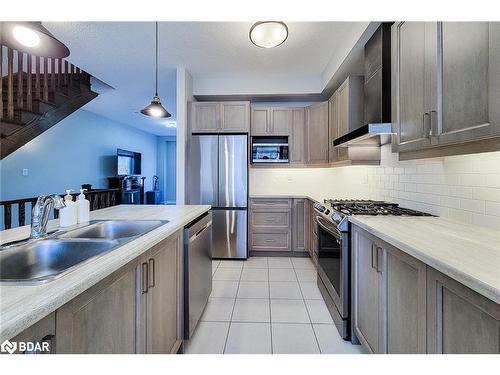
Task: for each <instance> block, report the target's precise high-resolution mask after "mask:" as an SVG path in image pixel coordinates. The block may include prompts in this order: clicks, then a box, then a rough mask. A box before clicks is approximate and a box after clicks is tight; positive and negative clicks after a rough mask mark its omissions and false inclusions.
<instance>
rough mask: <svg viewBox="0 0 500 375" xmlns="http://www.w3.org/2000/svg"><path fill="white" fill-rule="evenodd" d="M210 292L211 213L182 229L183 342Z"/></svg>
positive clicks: (198, 318)
mask: <svg viewBox="0 0 500 375" xmlns="http://www.w3.org/2000/svg"><path fill="white" fill-rule="evenodd" d="M211 292H212V214H211V213H208V214H206V215H205V216H203V217H201V218H199V219H197V220H196V221H193V222H191V223H189V224H188V225H187V226H186V227H185V228H184V339H185V340H189V338H190V337H191V336H192V334H193V332H194V330H195V329H196V325H197V324H198V321H199V320H200V317H201V314H203V311H204V310H205V306H206V305H207V302H208V297H209V296H210V293H211Z"/></svg>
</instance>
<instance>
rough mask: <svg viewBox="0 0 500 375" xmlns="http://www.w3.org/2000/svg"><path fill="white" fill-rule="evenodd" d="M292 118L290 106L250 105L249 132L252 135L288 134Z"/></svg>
mask: <svg viewBox="0 0 500 375" xmlns="http://www.w3.org/2000/svg"><path fill="white" fill-rule="evenodd" d="M292 118H293V109H292V108H278V107H276V108H269V107H252V116H251V133H252V135H253V136H255V135H256V136H265V135H277V136H280V135H281V136H288V135H289V134H290V128H291V126H292Z"/></svg>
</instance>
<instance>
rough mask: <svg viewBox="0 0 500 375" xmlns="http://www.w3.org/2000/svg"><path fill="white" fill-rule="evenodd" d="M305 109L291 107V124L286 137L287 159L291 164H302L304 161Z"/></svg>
mask: <svg viewBox="0 0 500 375" xmlns="http://www.w3.org/2000/svg"><path fill="white" fill-rule="evenodd" d="M304 117H305V111H304V108H293V109H292V125H291V127H290V136H289V137H288V146H289V160H290V163H291V164H303V163H304V161H305V152H304V151H305V150H304V149H305V145H304V135H305V134H304V133H305V118H304Z"/></svg>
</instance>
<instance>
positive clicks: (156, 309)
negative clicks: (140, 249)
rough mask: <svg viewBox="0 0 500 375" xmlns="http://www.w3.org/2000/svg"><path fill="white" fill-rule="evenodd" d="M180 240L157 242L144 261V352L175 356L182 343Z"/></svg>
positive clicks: (176, 237) (170, 239)
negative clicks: (146, 272) (145, 268)
mask: <svg viewBox="0 0 500 375" xmlns="http://www.w3.org/2000/svg"><path fill="white" fill-rule="evenodd" d="M181 238H182V236H181V235H180V234H178V235H177V236H175V237H173V238H169V239H168V240H165V241H162V242H160V243H159V244H158V245H156V246H155V247H154V248H153V249H152V250H151V255H150V257H149V258H148V259H147V263H148V279H149V280H148V292H147V323H146V326H147V349H146V350H147V353H151V354H169V353H172V354H174V353H176V352H177V350H178V349H179V347H180V344H181V342H182V341H181V340H182V336H181V335H182V331H181V326H180V322H181V311H182V310H180V309H179V307H180V298H181V296H180V290H181V275H180V270H181V269H182V263H181V259H182V256H181V245H182V244H181Z"/></svg>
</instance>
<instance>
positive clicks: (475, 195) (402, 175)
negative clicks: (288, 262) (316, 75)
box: [250, 145, 500, 230]
mask: <svg viewBox="0 0 500 375" xmlns="http://www.w3.org/2000/svg"><path fill="white" fill-rule="evenodd" d="M381 155H382V161H381V165H380V166H378V167H360V166H356V167H342V168H333V169H331V168H326V169H324V170H320V169H314V168H311V169H301V170H291V169H288V170H280V169H260V168H259V170H255V169H251V172H250V173H251V174H252V175H251V178H250V181H251V185H252V186H251V187H250V194H252V193H254V194H259V193H260V194H273V193H274V194H277V193H278V192H277V189H281V190H283V191H282V193H283V194H285V193H286V194H293V193H295V194H306V195H312V196H313V197H315V198H316V197H317V198H319V199H322V198H348V199H355V198H357V199H360V198H361V199H376V200H387V201H390V202H395V203H399V204H400V205H401V206H402V207H407V208H412V209H416V210H421V211H425V212H428V213H431V214H434V215H438V216H443V217H447V218H451V219H454V220H458V221H461V222H463V223H468V224H475V225H481V226H485V227H489V228H495V229H498V230H500V152H492V153H484V154H471V155H462V156H449V157H445V158H437V159H432V160H409V161H401V162H400V161H398V160H397V154H393V153H391V150H390V145H385V146H383V147H382V151H381ZM269 187H272V188H271V189H270V188H269ZM266 189H270V190H266ZM285 190H286V191H285ZM313 192H314V194H313Z"/></svg>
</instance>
